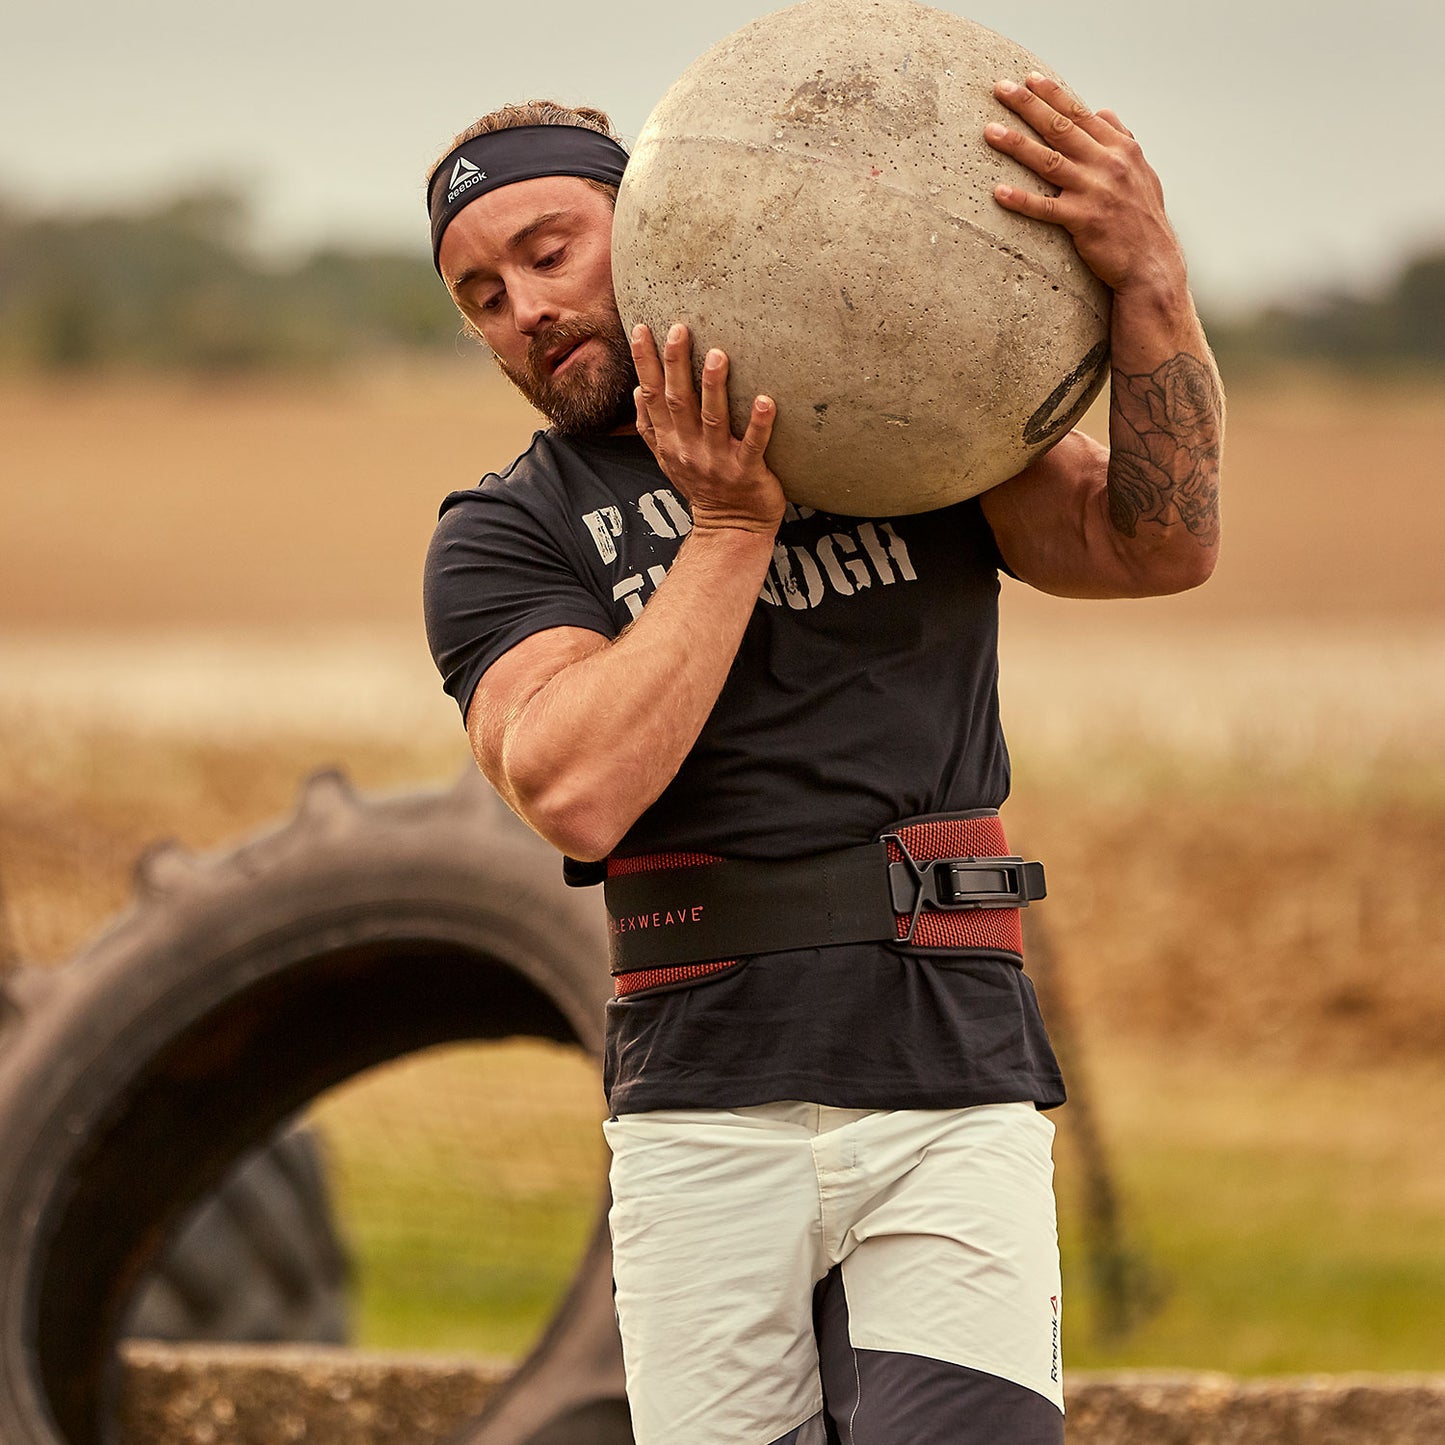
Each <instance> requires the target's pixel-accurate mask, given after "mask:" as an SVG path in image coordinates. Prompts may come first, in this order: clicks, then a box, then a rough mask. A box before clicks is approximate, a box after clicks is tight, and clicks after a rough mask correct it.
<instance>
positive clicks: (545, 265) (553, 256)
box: [537, 251, 562, 271]
mask: <svg viewBox="0 0 1445 1445" xmlns="http://www.w3.org/2000/svg"><path fill="white" fill-rule="evenodd" d="M561 259H562V253H561V252H560V251H549V252H548V253H547V254H546V255H545V256H542V257H541V258H539V260H538V261H537V269H538V270H539V271H548V270H550V269H551V268H552V267H553V266H555V265H557V264H558V263H559V262H560V261H561Z"/></svg>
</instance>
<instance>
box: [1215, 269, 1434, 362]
mask: <svg viewBox="0 0 1445 1445" xmlns="http://www.w3.org/2000/svg"><path fill="white" fill-rule="evenodd" d="M1207 319H1208V318H1206V320H1207ZM1208 329H1209V336H1210V340H1211V341H1212V342H1213V344H1214V346H1215V349H1216V351H1217V352H1218V355H1219V360H1220V365H1221V366H1222V367H1223V368H1224V369H1225V370H1226V371H1228V370H1230V369H1235V370H1238V369H1247V368H1257V367H1260V366H1263V365H1268V364H1269V363H1272V362H1282V361H1284V362H1298V363H1305V364H1314V365H1326V366H1331V367H1335V368H1338V369H1342V370H1347V371H1355V372H1389V371H1399V370H1411V371H1433V372H1439V371H1441V370H1445V247H1442V248H1439V249H1432V250H1428V251H1425V252H1423V253H1421V254H1419V255H1417V256H1414V257H1413V258H1411V259H1409V260H1408V261H1406V262H1405V264H1404V265H1403V266H1402V267H1401V268H1400V270H1399V271H1397V272H1396V274H1395V275H1394V277H1393V278H1392V279H1391V280H1390V281H1388V282H1387V283H1386V284H1385V285H1384V286H1383V287H1381V288H1380V289H1379V290H1377V291H1376V292H1375V293H1374V294H1372V295H1363V296H1362V295H1355V294H1350V293H1347V292H1333V293H1330V294H1327V295H1324V296H1321V297H1319V298H1317V299H1315V300H1312V301H1308V302H1304V303H1301V304H1299V305H1296V306H1269V307H1265V308H1264V309H1263V310H1261V311H1260V312H1259V313H1258V314H1256V315H1255V316H1253V317H1250V318H1248V319H1247V320H1243V321H1236V322H1231V323H1226V324H1210V325H1209V328H1208Z"/></svg>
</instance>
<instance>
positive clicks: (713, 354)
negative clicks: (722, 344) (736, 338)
mask: <svg viewBox="0 0 1445 1445" xmlns="http://www.w3.org/2000/svg"><path fill="white" fill-rule="evenodd" d="M725 359H726V358H725V357H724V356H723V354H722V352H721V351H719V350H718V349H717V347H716V346H714V347H713V349H712V350H711V351H709V352H708V354H707V364H708V365H709V366H721V365H722V364H723V362H724V360H725Z"/></svg>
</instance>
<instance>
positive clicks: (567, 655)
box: [467, 627, 609, 802]
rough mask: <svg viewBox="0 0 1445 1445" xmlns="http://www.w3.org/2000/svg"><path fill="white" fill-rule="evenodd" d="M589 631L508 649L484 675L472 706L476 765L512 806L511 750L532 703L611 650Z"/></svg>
mask: <svg viewBox="0 0 1445 1445" xmlns="http://www.w3.org/2000/svg"><path fill="white" fill-rule="evenodd" d="M608 641H609V639H608V638H607V637H605V636H603V635H602V634H601V633H600V632H593V631H591V630H590V629H588V628H585V627H548V628H544V629H543V630H541V631H540V632H533V633H531V634H530V635H529V636H527V637H524V638H523V639H522V640H521V641H520V642H518V643H517V644H516V645H515V646H513V647H509V648H508V649H507V650H506V651H505V652H504V653H502V655H501V656H500V657H499V658H497V660H496V661H495V662H493V663H492V664H491V665H490V666H489V667H488V668H487V670H486V671H485V672H484V673H483V674H482V676H481V680H480V681H479V682H478V683H477V686H476V689H475V691H474V692H473V693H472V699H471V702H470V703H469V704H468V705H467V737H468V739H469V740H470V742H471V745H472V754H473V756H474V757H475V758H476V760H477V765H478V766H479V767H480V768H481V770H482V772H483V773H485V774H486V776H487V780H488V781H489V782H490V783H491V784H492V786H493V787H494V788H496V790H497V791H498V792H499V793H501V794H502V796H503V797H504V798H506V799H508V801H509V802H510V801H511V800H512V790H511V788H510V787H509V785H508V783H507V776H506V748H507V744H508V741H509V737H510V734H511V730H512V729H513V728H514V727H515V726H516V725H517V723H518V721H519V720H520V719H521V717H522V715H523V713H524V712H525V711H526V708H527V706H528V704H529V703H530V702H531V701H532V699H533V698H535V697H536V695H537V694H538V693H539V692H541V691H542V689H543V688H544V687H546V686H547V684H548V683H549V682H551V681H552V679H553V678H554V677H556V676H557V674H558V673H560V672H562V671H564V670H565V669H566V668H568V667H571V666H572V664H573V663H576V662H580V661H582V659H583V658H586V657H590V656H591V655H592V654H593V653H595V652H599V651H601V649H602V648H604V647H606V646H607V645H608Z"/></svg>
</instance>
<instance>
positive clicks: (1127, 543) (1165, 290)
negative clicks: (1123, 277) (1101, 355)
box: [1108, 274, 1224, 585]
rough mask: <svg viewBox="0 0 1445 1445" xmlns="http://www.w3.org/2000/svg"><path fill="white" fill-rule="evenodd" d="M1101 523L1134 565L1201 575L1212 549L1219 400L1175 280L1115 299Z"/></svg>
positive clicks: (1207, 356)
mask: <svg viewBox="0 0 1445 1445" xmlns="http://www.w3.org/2000/svg"><path fill="white" fill-rule="evenodd" d="M1112 352H1113V355H1112V366H1113V374H1112V378H1111V385H1110V401H1109V447H1110V456H1109V472H1108V510H1109V521H1110V523H1111V525H1112V526H1113V528H1114V531H1115V532H1116V533H1117V535H1118V546H1119V549H1120V551H1121V552H1124V553H1133V554H1134V555H1135V557H1136V558H1137V561H1138V564H1139V565H1141V566H1148V567H1152V568H1163V569H1177V570H1178V572H1179V574H1180V576H1181V579H1182V580H1183V581H1184V583H1185V585H1189V583H1190V582H1191V580H1193V574H1195V573H1202V575H1204V576H1207V575H1208V572H1209V570H1210V569H1211V568H1212V567H1213V563H1214V556H1215V553H1216V552H1217V550H1218V546H1219V459H1220V452H1221V449H1222V445H1223V438H1224V395H1223V390H1222V388H1221V387H1220V384H1219V374H1218V372H1217V371H1216V369H1215V365H1214V358H1213V356H1212V355H1211V353H1210V350H1209V343H1208V342H1207V341H1206V340H1205V337H1204V330H1203V327H1202V326H1201V325H1200V324H1199V318H1198V316H1197V315H1196V313H1195V310H1194V305H1193V302H1192V301H1191V299H1190V296H1189V291H1188V287H1187V285H1186V284H1185V281H1184V277H1183V275H1182V274H1180V275H1179V276H1177V277H1173V276H1166V277H1161V278H1158V279H1157V280H1155V281H1151V282H1150V283H1149V284H1147V285H1141V286H1138V287H1136V288H1134V289H1131V290H1129V291H1126V292H1121V293H1118V294H1116V297H1115V302H1114V315H1113V331H1112Z"/></svg>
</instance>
